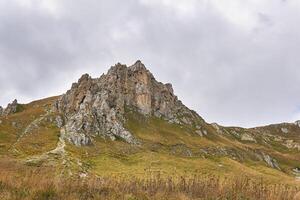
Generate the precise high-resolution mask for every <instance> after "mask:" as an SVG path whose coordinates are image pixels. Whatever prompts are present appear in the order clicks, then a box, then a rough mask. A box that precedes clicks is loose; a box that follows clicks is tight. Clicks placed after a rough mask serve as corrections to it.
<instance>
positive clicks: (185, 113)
mask: <svg viewBox="0 0 300 200" xmlns="http://www.w3.org/2000/svg"><path fill="white" fill-rule="evenodd" d="M126 109H133V110H135V111H137V112H139V113H141V114H143V115H145V116H155V117H159V118H163V119H165V120H167V121H168V122H170V123H178V124H182V125H184V124H186V125H193V126H195V127H199V128H200V129H201V123H202V122H204V120H203V119H202V118H201V117H200V116H199V115H198V114H197V113H196V112H194V111H192V110H190V109H188V108H187V107H186V106H184V105H183V104H182V102H181V101H179V100H178V98H177V96H175V95H174V93H173V88H172V85H171V84H163V83H161V82H158V81H156V80H155V78H154V76H153V75H152V74H151V72H149V71H148V70H147V69H146V67H145V66H144V64H142V63H141V61H137V62H136V63H135V64H134V65H132V66H129V67H127V66H126V65H122V64H119V63H118V64H116V65H115V66H113V67H111V68H110V69H109V71H108V73H107V74H103V75H102V76H101V77H99V78H91V77H90V76H89V75H88V74H85V75H83V76H82V77H81V78H80V79H79V81H78V82H77V83H73V85H72V88H71V89H70V90H69V91H67V93H66V94H64V95H62V96H61V98H60V99H59V100H58V101H57V102H56V103H55V105H54V110H55V111H56V112H58V113H60V115H62V116H63V119H62V120H61V121H64V122H65V123H64V128H65V130H66V132H65V135H64V138H66V139H68V140H69V141H70V142H72V143H73V144H75V145H77V146H80V145H88V144H91V143H92V138H93V137H94V136H96V135H100V136H104V137H108V138H110V139H112V140H115V139H117V138H120V139H123V140H125V141H126V142H128V143H131V144H137V143H138V140H137V139H136V138H135V137H134V136H133V135H132V133H130V132H129V131H128V130H126V129H125V128H124V124H125V122H126V119H125V117H124V116H125V112H126Z"/></svg>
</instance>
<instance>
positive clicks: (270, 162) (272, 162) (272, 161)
mask: <svg viewBox="0 0 300 200" xmlns="http://www.w3.org/2000/svg"><path fill="white" fill-rule="evenodd" d="M262 156H263V159H264V161H265V162H266V163H267V164H268V165H269V166H270V167H272V168H274V169H279V170H280V167H279V165H278V163H277V161H276V160H275V159H274V158H272V157H271V156H269V155H267V154H265V153H263V154H262Z"/></svg>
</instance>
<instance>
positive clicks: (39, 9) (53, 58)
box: [0, 0, 300, 127]
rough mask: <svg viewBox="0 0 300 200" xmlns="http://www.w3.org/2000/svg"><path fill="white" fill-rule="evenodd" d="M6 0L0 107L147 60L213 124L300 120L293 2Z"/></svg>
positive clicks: (298, 31)
mask: <svg viewBox="0 0 300 200" xmlns="http://www.w3.org/2000/svg"><path fill="white" fill-rule="evenodd" d="M239 2H240V1H237V0H229V1H226V4H224V3H220V1H217V0H211V1H206V0H200V1H194V0H186V1H180V0H173V1H171V0H161V1H158V0H151V1H150V0H129V1H126V2H125V1H121V0H111V1H102V0H100V1H99V0H88V1H86V0H77V1H76V2H74V1H71V0H60V1H59V0H24V1H20V0H2V1H1V3H0V71H1V73H0V94H1V96H0V105H5V104H7V103H8V102H9V101H11V100H12V99H14V98H18V99H19V100H20V101H22V102H28V101H31V100H34V99H39V98H43V97H47V96H50V95H58V94H61V93H63V92H65V91H66V90H67V89H68V88H69V87H70V85H71V83H72V82H74V81H75V80H76V79H78V78H79V76H80V75H81V74H82V73H85V72H88V73H90V74H92V75H93V76H95V77H96V76H99V75H100V74H102V73H103V72H106V70H107V68H108V67H109V66H111V65H113V64H114V63H117V62H122V63H126V64H131V63H133V62H134V61H135V60H137V59H141V60H142V61H143V62H144V63H145V64H146V66H147V67H148V68H149V69H150V70H151V71H152V72H153V73H154V75H155V76H156V77H157V79H158V80H160V81H163V82H171V83H173V85H174V89H175V92H176V93H177V94H178V96H179V98H180V99H182V100H183V102H184V103H185V104H186V105H187V106H189V107H191V108H193V109H194V110H196V111H197V112H198V113H199V114H200V115H202V116H203V117H204V118H205V119H206V120H207V121H209V122H213V121H216V122H219V123H220V124H225V125H241V126H247V127H248V126H254V125H262V124H268V123H275V122H282V121H292V120H295V119H297V118H300V87H299V85H300V77H299V76H300V67H299V64H300V58H299V56H297V53H298V52H299V50H300V45H299V44H300V38H299V35H300V28H299V27H298V26H297V22H299V19H300V14H299V9H300V4H299V3H298V2H297V1H296V0H291V1H281V0H278V1H274V0H272V1H271V0H264V1H261V0H252V1H250V0H245V1H243V4H241V3H239Z"/></svg>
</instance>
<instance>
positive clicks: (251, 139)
mask: <svg viewBox="0 0 300 200" xmlns="http://www.w3.org/2000/svg"><path fill="white" fill-rule="evenodd" d="M241 140H242V141H248V142H256V140H255V138H254V137H252V136H251V135H249V134H247V133H244V134H242V137H241Z"/></svg>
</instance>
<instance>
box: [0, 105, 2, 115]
mask: <svg viewBox="0 0 300 200" xmlns="http://www.w3.org/2000/svg"><path fill="white" fill-rule="evenodd" d="M2 114H3V108H2V107H1V106H0V116H2Z"/></svg>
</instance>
